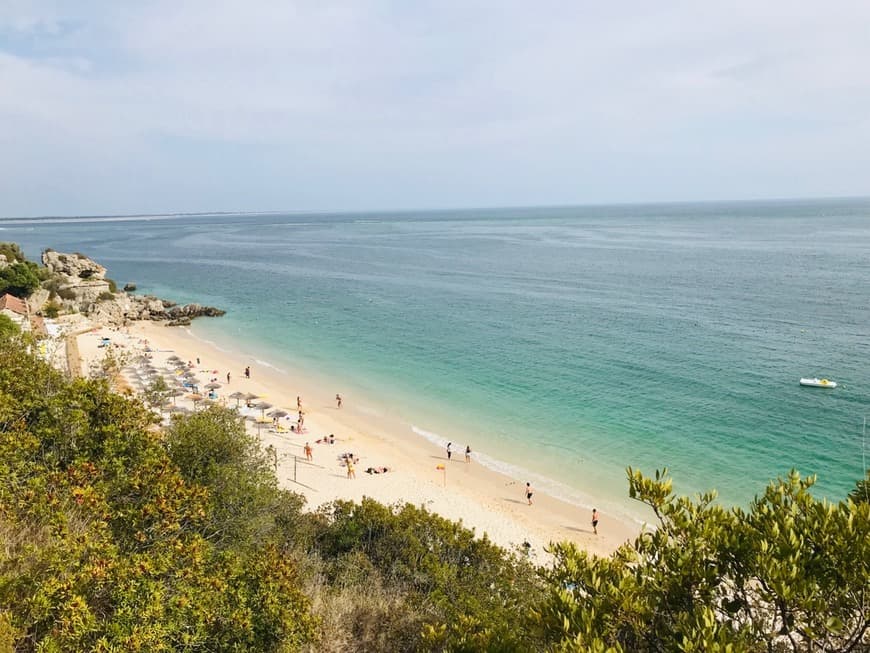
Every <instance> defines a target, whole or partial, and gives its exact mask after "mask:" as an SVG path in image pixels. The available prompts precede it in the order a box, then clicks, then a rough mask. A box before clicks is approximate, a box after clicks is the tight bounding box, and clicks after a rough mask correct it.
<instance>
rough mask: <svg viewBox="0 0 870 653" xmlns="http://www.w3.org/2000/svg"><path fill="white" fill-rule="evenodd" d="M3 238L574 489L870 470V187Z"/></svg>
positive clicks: (834, 490) (728, 497)
mask: <svg viewBox="0 0 870 653" xmlns="http://www.w3.org/2000/svg"><path fill="white" fill-rule="evenodd" d="M0 229H2V231H0V239H3V240H12V241H16V242H19V243H21V244H22V246H23V247H24V248H25V251H26V252H27V253H28V255H29V256H32V257H36V256H38V254H39V252H40V250H41V249H43V248H45V247H52V248H54V249H58V250H62V251H82V252H84V253H86V254H88V255H90V256H92V257H94V258H96V259H97V260H99V261H100V262H102V263H103V264H104V265H106V266H107V267H108V268H109V271H110V276H112V277H113V278H115V279H116V280H117V281H118V282H119V283H124V282H127V281H135V282H137V283H138V284H139V288H140V291H147V292H154V293H157V294H160V295H163V296H167V297H171V298H174V299H178V300H182V301H187V300H195V301H199V302H201V303H208V304H213V305H217V306H221V307H225V308H227V309H228V310H229V313H228V315H227V316H226V317H225V318H222V319H220V320H214V321H201V322H200V323H198V325H197V327H196V329H195V331H196V333H198V334H199V335H201V336H202V337H207V338H210V339H215V340H217V341H220V342H223V343H225V344H226V343H233V346H235V347H236V348H239V349H246V350H248V351H251V352H253V353H256V354H257V355H261V356H263V357H264V360H265V359H266V358H268V360H270V361H275V362H276V364H277V365H279V366H280V365H289V364H290V363H294V362H295V363H296V364H299V365H301V366H302V367H303V368H306V369H312V370H318V371H319V373H321V374H322V376H324V377H326V378H330V379H333V380H335V381H336V382H337V383H340V384H341V389H345V394H346V395H347V394H350V395H351V396H353V395H354V393H356V394H357V395H360V396H361V395H365V396H366V397H367V400H374V401H379V402H381V403H382V404H383V405H388V406H392V407H394V409H395V410H396V411H397V412H398V413H399V414H400V415H401V416H402V417H403V419H405V420H406V421H407V422H408V424H409V425H411V424H413V425H414V426H415V427H416V428H417V430H418V431H419V432H426V433H429V434H437V436H440V437H443V438H448V439H454V440H456V439H458V438H460V437H464V436H462V435H461V434H471V438H472V440H473V446H474V448H475V450H476V451H480V452H482V453H485V454H487V455H489V456H491V457H492V458H493V459H496V460H499V461H503V462H506V463H511V464H513V465H517V466H520V467H522V468H525V469H528V470H532V471H534V472H536V473H537V474H538V475H539V476H541V477H546V478H548V479H551V480H552V481H554V482H558V483H560V484H562V485H563V486H564V487H563V490H564V489H565V488H566V487H567V488H572V487H574V488H576V487H584V488H586V489H587V490H590V489H591V490H592V491H593V492H601V493H602V494H607V495H616V494H618V495H624V494H625V481H624V472H623V468H624V467H625V466H626V465H633V466H635V467H639V468H640V469H642V470H644V471H646V472H652V471H653V470H654V469H656V468H660V467H663V466H667V467H669V468H670V470H671V471H672V474H673V475H674V477H675V485H676V487H677V489H678V490H680V491H686V492H693V491H698V490H703V489H708V488H711V487H716V488H717V489H718V490H719V491H720V494H721V496H722V497H723V500H725V501H727V502H745V501H746V500H748V499H750V498H751V497H752V496H753V495H754V494H755V493H757V492H760V491H761V490H762V488H763V486H764V484H765V483H766V482H767V481H768V480H769V479H770V478H772V477H775V476H777V475H781V474H784V473H786V472H787V471H788V470H789V469H790V468H791V467H797V468H798V469H799V470H800V471H801V472H802V473H811V472H812V473H817V474H818V475H819V484H818V488H819V490H818V491H819V493H821V494H823V495H826V496H829V497H832V498H840V497H841V496H843V495H844V494H845V493H846V492H847V491H848V490H849V489H850V487H851V486H852V485H853V484H854V481H855V480H856V479H857V478H859V477H860V476H861V470H862V460H861V455H862V442H861V425H862V419H863V418H864V416H865V415H866V414H867V413H870V410H868V408H870V395H868V389H870V364H868V363H870V355H868V354H870V336H868V325H870V297H868V294H870V292H868V290H870V283H868V280H870V201H868V200H841V201H817V202H815V201H814V202H764V203H720V204H674V205H654V206H616V207H577V208H558V209H499V210H468V211H445V212H420V213H403V214H397V213H392V214H381V213H365V214H342V215H297V214H289V215H278V214H268V215H244V216H240V215H217V216H176V217H173V218H171V219H148V218H137V219H125V220H123V221H119V220H76V221H71V220H54V221H46V220H42V221H16V220H2V221H0ZM802 376H827V377H829V378H833V379H835V380H836V381H838V382H839V383H840V384H841V387H839V388H837V389H836V390H833V391H827V390H813V389H807V388H801V387H799V386H798V383H797V381H798V379H799V378H800V377H802ZM348 389H349V390H350V392H348ZM431 437H436V436H435V435H431ZM554 487H555V486H554Z"/></svg>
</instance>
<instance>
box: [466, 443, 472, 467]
mask: <svg viewBox="0 0 870 653" xmlns="http://www.w3.org/2000/svg"><path fill="white" fill-rule="evenodd" d="M465 462H467V463H470V462H471V445H470V444H466V445H465Z"/></svg>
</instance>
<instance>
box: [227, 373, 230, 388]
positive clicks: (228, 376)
mask: <svg viewBox="0 0 870 653" xmlns="http://www.w3.org/2000/svg"><path fill="white" fill-rule="evenodd" d="M229 383H230V373H229V372H227V385H229Z"/></svg>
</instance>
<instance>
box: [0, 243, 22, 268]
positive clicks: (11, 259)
mask: <svg viewBox="0 0 870 653" xmlns="http://www.w3.org/2000/svg"><path fill="white" fill-rule="evenodd" d="M0 254H2V255H3V256H5V257H6V262H7V263H24V262H25V261H26V260H27V258H26V257H25V256H24V252H22V251H21V247H19V245H18V243H0Z"/></svg>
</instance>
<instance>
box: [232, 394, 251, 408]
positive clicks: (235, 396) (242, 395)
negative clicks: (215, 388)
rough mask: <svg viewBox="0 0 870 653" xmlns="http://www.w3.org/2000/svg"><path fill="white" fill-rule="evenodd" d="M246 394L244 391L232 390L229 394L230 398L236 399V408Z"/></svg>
mask: <svg viewBox="0 0 870 653" xmlns="http://www.w3.org/2000/svg"><path fill="white" fill-rule="evenodd" d="M246 396H247V395H246V394H245V393H244V392H234V393H233V394H231V395H230V399H235V400H236V408H238V407H239V401H240V400H242V399H244V398H245V397H246Z"/></svg>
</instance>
